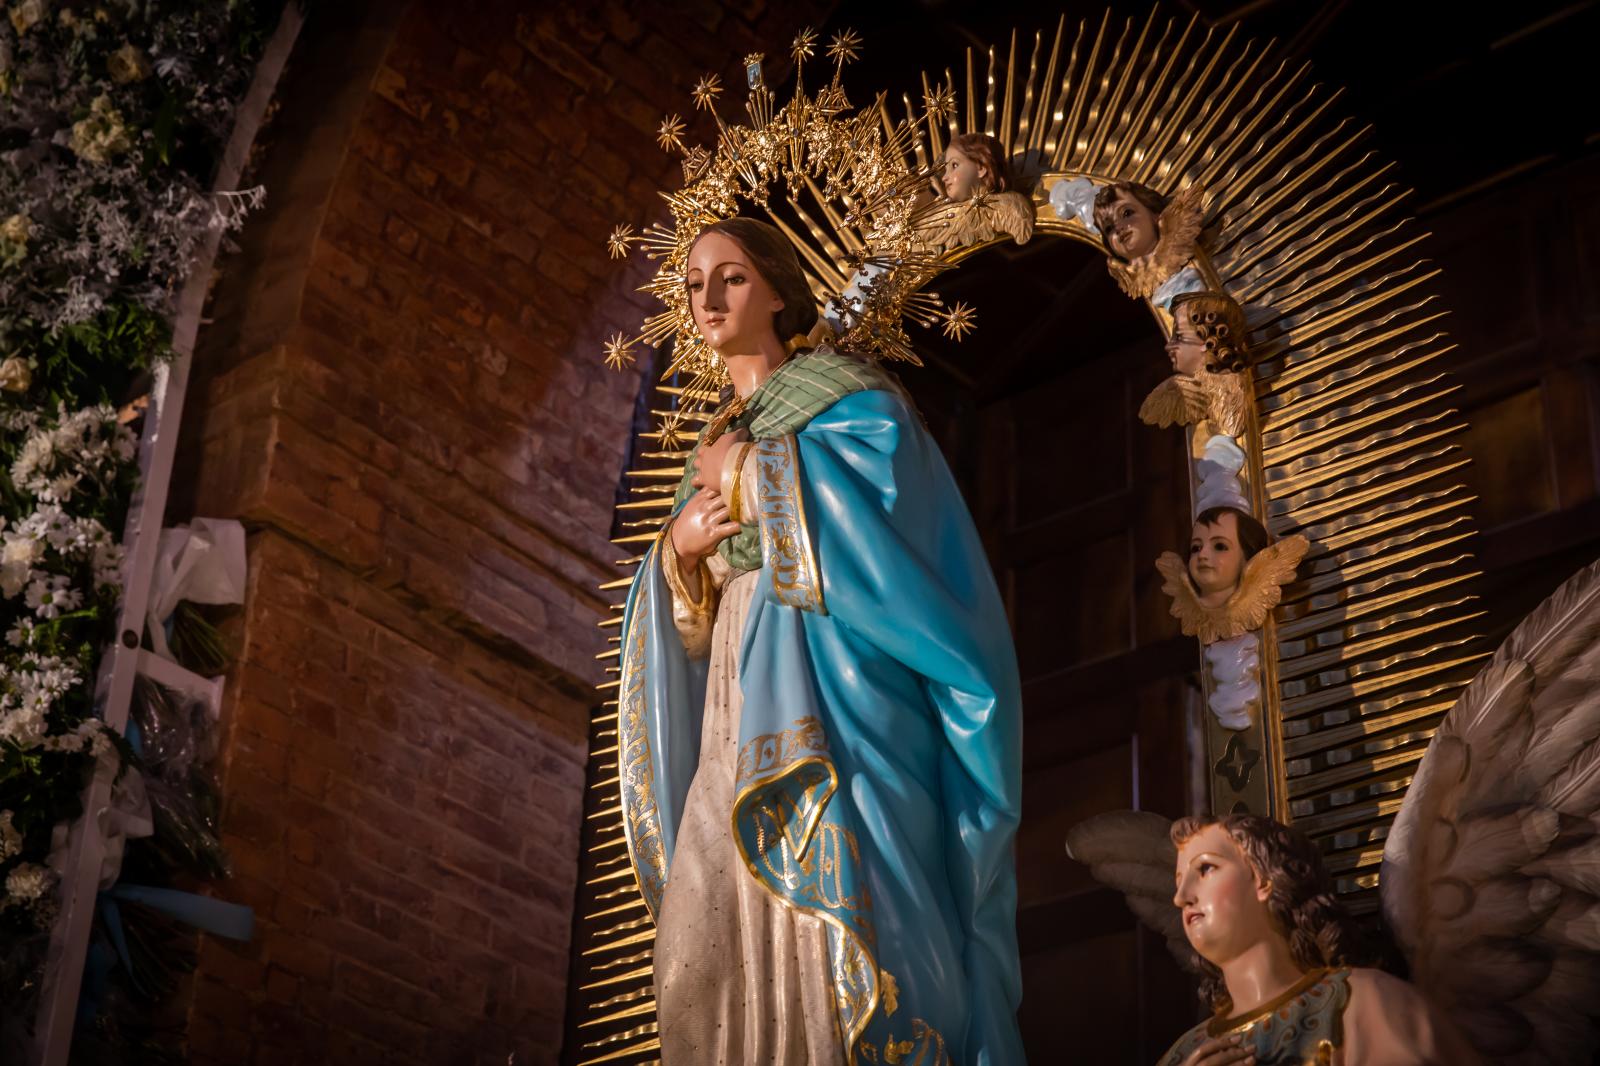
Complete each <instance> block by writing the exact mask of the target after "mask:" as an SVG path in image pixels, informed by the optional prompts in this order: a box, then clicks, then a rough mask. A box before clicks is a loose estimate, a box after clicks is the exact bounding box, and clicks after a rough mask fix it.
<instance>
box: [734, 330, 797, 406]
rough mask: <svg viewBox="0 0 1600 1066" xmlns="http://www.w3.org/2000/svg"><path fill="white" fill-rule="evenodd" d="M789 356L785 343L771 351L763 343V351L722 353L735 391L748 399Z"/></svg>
mask: <svg viewBox="0 0 1600 1066" xmlns="http://www.w3.org/2000/svg"><path fill="white" fill-rule="evenodd" d="M788 357H789V353H788V352H786V351H784V350H783V345H781V344H776V343H775V344H774V346H773V349H772V350H771V351H768V350H767V349H766V346H765V345H763V346H762V350H761V351H757V352H753V353H751V354H749V355H728V354H727V353H726V352H724V353H722V361H723V363H724V364H725V365H726V366H727V368H728V378H729V380H730V381H732V382H733V391H734V393H735V395H737V396H739V397H740V398H741V399H748V398H749V397H750V394H751V393H753V392H755V391H756V390H757V389H759V388H760V387H761V386H762V384H764V383H765V382H766V380H767V379H768V378H770V377H771V376H772V372H773V371H774V370H776V369H778V367H780V366H782V365H783V362H784V360H785V359H787V358H788Z"/></svg>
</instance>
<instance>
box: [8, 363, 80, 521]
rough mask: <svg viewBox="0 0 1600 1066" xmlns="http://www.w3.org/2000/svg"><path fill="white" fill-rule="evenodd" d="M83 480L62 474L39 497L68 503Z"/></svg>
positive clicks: (78, 475)
mask: <svg viewBox="0 0 1600 1066" xmlns="http://www.w3.org/2000/svg"><path fill="white" fill-rule="evenodd" d="M3 374H4V368H3V367H0V375H3ZM0 387H3V386H0ZM82 480H83V475H82V474H61V475H59V476H58V477H55V478H52V479H51V480H50V483H49V484H48V485H46V486H45V487H44V489H43V490H42V491H41V492H40V493H39V498H40V499H42V500H53V501H55V502H56V503H66V502H67V501H68V500H70V499H72V491H73V490H74V489H76V488H77V487H78V482H80V481H82Z"/></svg>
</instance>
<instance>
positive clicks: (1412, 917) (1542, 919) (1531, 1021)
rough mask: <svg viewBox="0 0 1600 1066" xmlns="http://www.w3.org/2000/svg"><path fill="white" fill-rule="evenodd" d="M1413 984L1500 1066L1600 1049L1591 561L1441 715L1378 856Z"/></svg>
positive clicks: (1596, 577) (1599, 692) (1563, 1060)
mask: <svg viewBox="0 0 1600 1066" xmlns="http://www.w3.org/2000/svg"><path fill="white" fill-rule="evenodd" d="M1380 884H1381V892H1382V895H1383V910H1384V915H1385V917H1386V919H1387V921H1388V923H1389V926H1390V928H1391V929H1392V930H1393V932H1394V935H1395V938H1396V940H1397V942H1398V943H1399V945H1400V947H1401V949H1402V950H1403V951H1404V952H1405V953H1406V956H1407V958H1408V959H1409V960H1410V963H1411V974H1412V978H1413V980H1414V981H1415V982H1416V983H1417V985H1418V986H1419V987H1420V988H1421V989H1422V990H1423V991H1424V992H1425V993H1427V995H1428V996H1429V998H1430V999H1432V1000H1433V1001H1434V1002H1435V1003H1436V1004H1438V1005H1439V1006H1440V1007H1441V1008H1443V1009H1445V1010H1447V1011H1449V1012H1450V1014H1451V1015H1452V1016H1453V1017H1454V1020H1455V1022H1456V1024H1457V1025H1459V1026H1460V1027H1461V1028H1462V1030H1463V1031H1464V1032H1465V1033H1466V1034H1467V1035H1468V1036H1469V1037H1470V1038H1471V1039H1472V1040H1473V1042H1474V1043H1475V1044H1476V1045H1477V1046H1478V1048H1479V1050H1480V1051H1481V1052H1482V1053H1483V1055H1484V1057H1485V1058H1486V1059H1488V1060H1489V1061H1493V1062H1504V1063H1554V1064H1558V1066H1559V1064H1568V1063H1571V1064H1579V1063H1583V1064H1587V1063H1589V1062H1590V1061H1591V1059H1592V1057H1593V1055H1594V1053H1595V1050H1596V1047H1597V1046H1600V1041H1597V1039H1596V1033H1597V1029H1596V1023H1597V1022H1600V562H1597V563H1595V564H1593V565H1591V566H1589V567H1588V568H1586V569H1585V570H1582V571H1580V572H1579V573H1578V574H1576V575H1575V576H1573V577H1572V578H1571V579H1569V580H1568V581H1567V583H1566V584H1564V585H1562V586H1561V588H1560V589H1558V590H1557V591H1556V593H1555V594H1554V595H1553V596H1551V597H1550V598H1549V599H1548V600H1546V601H1545V602H1544V603H1543V604H1542V605H1541V606H1540V607H1539V609H1538V610H1536V611H1534V612H1533V613H1532V614H1530V615H1529V616H1528V617H1527V618H1526V619H1524V620H1523V622H1522V624H1521V625H1519V626H1518V627H1517V628H1516V630H1515V631H1514V632H1513V633H1512V634H1511V636H1510V637H1509V638H1507V640H1506V641H1505V643H1504V644H1502V645H1501V646H1500V649H1499V650H1498V651H1497V652H1496V653H1495V655H1494V657H1493V658H1492V659H1491V660H1490V661H1489V663H1488V665H1487V666H1485V667H1484V668H1483V670H1482V671H1481V672H1480V673H1479V674H1478V676H1477V677H1476V678H1475V679H1473V681H1472V683H1471V684H1470V685H1469V686H1467V688H1466V690H1465V691H1464V692H1463V693H1462V695H1461V698H1460V699H1458V700H1457V701H1456V704H1455V706H1454V707H1453V708H1451V710H1450V712H1449V713H1448V714H1447V715H1446V716H1445V719H1444V722H1443V723H1442V724H1441V725H1440V726H1439V731H1438V733H1437V734H1436V735H1435V737H1434V739H1433V742H1432V744H1431V745H1430V746H1429V748H1428V751H1427V754H1426V755H1425V756H1424V757H1423V759H1422V763H1421V765H1420V766H1419V767H1418V768H1417V772H1416V775H1415V777H1414V778H1413V779H1412V783H1411V788H1410V790H1409V792H1408V793H1407V794H1406V799H1405V803H1404V805H1402V807H1401V809H1400V814H1399V816H1398V817H1397V818H1396V819H1395V823H1394V826H1393V828H1392V829H1391V830H1390V833H1389V839H1388V842H1387V843H1386V845H1385V847H1384V856H1383V871H1382V876H1381V879H1380Z"/></svg>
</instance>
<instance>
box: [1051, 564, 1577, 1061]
mask: <svg viewBox="0 0 1600 1066" xmlns="http://www.w3.org/2000/svg"><path fill="white" fill-rule="evenodd" d="M1067 849H1068V851H1069V852H1070V853H1071V854H1072V855H1073V857H1075V858H1077V859H1078V860H1080V861H1082V862H1084V863H1087V864H1088V865H1089V867H1090V870H1091V872H1092V873H1093V874H1094V876H1095V877H1096V878H1098V879H1099V880H1101V881H1102V882H1104V883H1106V884H1108V885H1110V886H1112V887H1114V888H1116V889H1118V890H1120V891H1122V892H1124V893H1125V894H1126V896H1127V900H1128V903H1129V905H1130V907H1131V908H1132V909H1133V910H1134V912H1135V913H1136V914H1138V915H1139V917H1140V918H1141V919H1142V920H1143V921H1144V922H1145V923H1146V924H1148V925H1150V926H1152V927H1154V928H1155V929H1157V930H1158V931H1160V932H1161V933H1163V934H1165V936H1166V937H1167V939H1168V943H1169V946H1170V947H1172V948H1173V951H1174V953H1175V954H1177V955H1178V957H1179V958H1180V960H1182V961H1185V962H1186V963H1188V964H1189V965H1190V966H1191V968H1193V969H1196V970H1198V971H1199V972H1200V973H1201V976H1202V989H1201V991H1202V996H1203V997H1205V998H1207V999H1208V1000H1209V1005H1210V1006H1211V1007H1212V1009H1213V1010H1214V1011H1215V1012H1216V1015H1215V1017H1213V1018H1212V1019H1210V1020H1209V1021H1207V1022H1204V1023H1202V1024H1201V1025H1199V1026H1197V1027H1196V1028H1195V1029H1194V1030H1191V1031H1190V1032H1189V1033H1188V1034H1185V1035H1184V1037H1183V1038H1181V1039H1180V1040H1179V1041H1178V1043H1177V1044H1175V1045H1174V1047H1173V1049H1172V1050H1171V1051H1170V1052H1168V1054H1167V1056H1166V1057H1165V1058H1164V1059H1163V1060H1162V1061H1163V1063H1173V1064H1175V1066H1176V1064H1191V1063H1211V1062H1216V1063H1221V1062H1228V1061H1235V1057H1237V1059H1238V1060H1239V1061H1243V1059H1244V1057H1245V1056H1246V1055H1248V1054H1254V1056H1255V1061H1256V1062H1257V1063H1261V1064H1269V1063H1289V1062H1294V1063H1300V1062H1319V1063H1322V1062H1327V1063H1348V1064H1351V1066H1356V1064H1359V1063H1363V1062H1365V1063H1374V1062H1382V1063H1401V1062H1405V1063H1410V1062H1419V1063H1420V1062H1449V1063H1457V1062H1472V1061H1476V1060H1477V1059H1478V1058H1479V1057H1480V1056H1481V1057H1482V1058H1483V1059H1486V1060H1487V1061H1491V1062H1497V1063H1554V1064H1566V1063H1572V1064H1580V1063H1584V1064H1586V1063H1589V1062H1591V1061H1592V1059H1593V1056H1594V1055H1595V1052H1596V1050H1597V1048H1600V1038H1597V1034H1600V1027H1597V1026H1596V1022H1597V1020H1600V562H1596V563H1595V564H1593V565H1591V566H1589V567H1588V568H1587V569H1585V570H1583V571H1581V572H1579V573H1578V574H1576V575H1574V576H1573V577H1572V578H1571V579H1570V580H1568V581H1567V583H1566V584H1565V585H1563V586H1562V587H1561V588H1560V589H1559V590H1557V592H1556V593H1555V594H1554V595H1553V596H1551V597H1550V598H1549V599H1548V600H1546V601H1545V603H1544V604H1543V605H1541V606H1540V607H1539V609H1538V610H1536V611H1535V612H1534V613H1533V614H1531V615H1529V616H1528V617H1527V618H1526V619H1524V620H1523V622H1522V624H1521V625H1519V626H1518V627H1517V629H1516V631H1515V632H1513V633H1512V634H1511V636H1510V637H1509V638H1508V639H1507V640H1506V641H1505V643H1504V644H1502V645H1501V646H1500V648H1499V650H1498V651H1497V652H1496V653H1495V655H1494V657H1493V658H1492V659H1491V660H1490V662H1489V663H1488V665H1487V666H1485V667H1484V668H1483V670H1482V671H1481V672H1480V673H1479V674H1478V676H1477V677H1476V678H1475V679H1474V680H1473V681H1472V683H1471V684H1470V685H1469V686H1468V687H1467V688H1466V690H1465V691H1464V692H1463V693H1462V695H1461V698H1460V699H1459V700H1458V701H1457V702H1456V704H1455V706H1454V707H1453V708H1452V709H1451V710H1450V712H1449V713H1448V714H1447V715H1446V716H1445V718H1444V721H1443V723H1442V724H1441V725H1440V727H1439V730H1438V733H1437V734H1436V735H1435V737H1434V739H1433V741H1432V743H1431V746H1430V747H1429V749H1428V752H1427V753H1426V755H1425V756H1424V757H1423V759H1422V762H1421V765H1420V767H1419V769H1418V771H1417V774H1416V776H1415V778H1414V780H1413V781H1412V784H1411V787H1410V791H1409V792H1408V793H1407V796H1406V799H1405V804H1404V806H1403V807H1402V808H1401V811H1400V814H1399V816H1398V817H1397V818H1396V820H1395V823H1394V826H1393V829H1392V831H1391V833H1390V835H1389V838H1388V841H1387V843H1386V845H1385V848H1384V858H1383V866H1382V873H1381V876H1380V881H1379V884H1380V892H1381V897H1382V909H1383V917H1384V920H1385V921H1384V924H1385V925H1386V926H1387V930H1388V932H1389V934H1390V935H1391V936H1392V937H1393V938H1394V941H1395V944H1396V946H1397V947H1398V948H1399V950H1400V952H1401V953H1402V954H1403V956H1404V958H1405V961H1406V963H1407V964H1408V966H1409V969H1410V979H1411V982H1412V985H1407V984H1405V983H1404V982H1402V981H1399V980H1397V979H1396V978H1393V977H1391V976H1389V975H1388V974H1385V973H1382V972H1380V971H1377V970H1366V969H1362V968H1359V967H1357V968H1352V967H1351V965H1350V964H1351V963H1352V962H1353V961H1355V959H1354V957H1353V948H1352V947H1351V945H1352V944H1353V939H1352V937H1351V936H1350V935H1349V934H1350V933H1351V932H1353V927H1352V926H1351V924H1350V921H1349V918H1348V916H1347V915H1345V914H1344V913H1343V908H1342V907H1340V906H1339V904H1338V903H1337V901H1336V899H1335V898H1334V897H1333V895H1332V890H1331V888H1332V886H1331V882H1330V880H1329V878H1328V875H1327V872H1326V870H1325V869H1324V868H1323V866H1322V861H1321V856H1320V854H1319V853H1318V852H1317V850H1316V848H1315V846H1314V845H1312V844H1311V842H1310V841H1308V840H1307V839H1306V838H1305V837H1304V836H1302V835H1301V834H1299V833H1297V832H1295V831H1294V830H1292V829H1289V828H1288V827H1286V826H1282V825H1280V824H1279V823H1276V822H1274V821H1272V820H1271V819H1267V818H1260V817H1256V816H1251V815H1242V816H1241V815H1235V816H1232V817H1226V818H1222V819H1212V818H1185V819H1181V820H1179V821H1178V822H1176V823H1169V822H1168V821H1167V820H1166V819H1164V818H1160V817H1158V816H1156V815H1153V814H1148V813H1143V812H1134V811H1123V812H1114V813H1111V814H1106V815H1100V816H1098V817H1096V818H1093V819H1091V820H1089V821H1087V822H1084V823H1082V824H1080V825H1078V826H1076V827H1074V828H1073V830H1072V831H1071V832H1070V833H1069V834H1068V839H1067ZM1174 872H1175V873H1176V877H1175V879H1169V878H1171V877H1172V875H1173V874H1174ZM1235 874H1237V875H1238V877H1237V878H1235ZM1247 956H1248V959H1249V960H1253V964H1254V965H1255V968H1254V970H1252V969H1251V967H1250V966H1246V965H1243V964H1242V963H1241V961H1240V960H1241V959H1244V958H1246V957H1247ZM1263 959H1265V960H1268V961H1267V962H1266V963H1263V962H1262V960H1263ZM1273 959H1277V960H1280V961H1281V962H1282V964H1283V965H1282V967H1280V969H1281V971H1282V972H1280V973H1278V974H1277V980H1276V981H1273V980H1270V979H1268V980H1262V979H1261V975H1262V974H1263V973H1266V974H1267V976H1268V978H1270V977H1271V976H1273V975H1272V965H1271V960H1273ZM1252 981H1254V982H1255V983H1253V984H1252V983H1251V982H1252ZM1413 985H1414V987H1413ZM1252 993H1259V994H1258V995H1252ZM1236 998H1237V999H1241V1000H1253V1001H1258V1002H1256V1007H1255V1009H1254V1010H1250V1011H1246V1012H1243V1013H1237V1012H1235V1011H1234V1010H1233V1007H1234V1000H1235V999H1236ZM1241 1005H1242V1006H1248V1005H1249V1003H1242V1004H1241Z"/></svg>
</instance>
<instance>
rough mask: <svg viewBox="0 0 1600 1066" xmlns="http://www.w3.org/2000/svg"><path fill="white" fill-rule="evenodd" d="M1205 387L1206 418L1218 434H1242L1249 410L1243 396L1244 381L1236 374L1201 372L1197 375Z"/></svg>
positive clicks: (1234, 435)
mask: <svg viewBox="0 0 1600 1066" xmlns="http://www.w3.org/2000/svg"><path fill="white" fill-rule="evenodd" d="M1198 377H1199V380H1200V383H1201V384H1202V385H1204V386H1205V390H1206V397H1207V406H1206V418H1207V420H1209V421H1210V423H1211V425H1212V427H1213V428H1215V429H1216V430H1217V431H1218V432H1219V433H1225V434H1227V435H1228V436H1230V437H1238V436H1239V435H1240V434H1242V433H1243V432H1244V428H1245V423H1246V422H1247V421H1248V419H1247V417H1246V414H1245V412H1246V411H1248V410H1249V407H1248V405H1247V404H1246V401H1245V396H1244V381H1243V379H1241V378H1240V377H1239V375H1238V374H1213V373H1212V372H1211V371H1209V370H1202V371H1201V372H1200V374H1199V375H1198Z"/></svg>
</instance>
